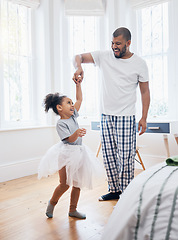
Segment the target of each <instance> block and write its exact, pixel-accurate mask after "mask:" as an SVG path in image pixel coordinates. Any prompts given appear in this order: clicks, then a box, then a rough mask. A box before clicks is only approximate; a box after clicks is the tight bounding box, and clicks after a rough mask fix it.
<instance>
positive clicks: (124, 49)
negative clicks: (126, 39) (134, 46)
mask: <svg viewBox="0 0 178 240" xmlns="http://www.w3.org/2000/svg"><path fill="white" fill-rule="evenodd" d="M125 54H126V45H125V46H124V47H123V48H122V51H121V52H120V54H119V56H118V55H115V53H114V56H115V58H122V57H123V56H124V55H125Z"/></svg>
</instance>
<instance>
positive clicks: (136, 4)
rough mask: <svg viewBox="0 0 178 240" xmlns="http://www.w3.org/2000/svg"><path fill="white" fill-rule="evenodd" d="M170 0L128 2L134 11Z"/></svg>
mask: <svg viewBox="0 0 178 240" xmlns="http://www.w3.org/2000/svg"><path fill="white" fill-rule="evenodd" d="M168 1H170V0H130V4H131V6H132V7H133V8H134V9H140V8H146V7H151V6H154V5H157V4H160V3H164V2H168Z"/></svg>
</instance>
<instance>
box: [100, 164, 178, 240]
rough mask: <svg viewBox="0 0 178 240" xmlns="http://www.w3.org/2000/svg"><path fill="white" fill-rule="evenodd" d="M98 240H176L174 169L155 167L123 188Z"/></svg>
mask: <svg viewBox="0 0 178 240" xmlns="http://www.w3.org/2000/svg"><path fill="white" fill-rule="evenodd" d="M101 239H102V240H108V239H109V240H116V239H117V240H137V239H138V240H148V239H155V240H162V239H166V240H168V239H169V240H178V166H168V165H167V164H166V162H165V163H161V164H158V165H155V166H153V167H151V168H149V169H147V170H146V171H144V172H142V173H141V174H139V175H138V176H137V177H136V178H135V179H134V180H133V181H132V182H131V183H130V184H129V186H128V187H127V189H126V190H125V191H124V193H123V194H122V195H121V198H120V200H119V201H118V203H117V204H116V206H115V208H114V210H113V212H112V214H111V216H110V218H109V221H108V223H107V224H106V226H105V228H104V232H103V235H102V238H101Z"/></svg>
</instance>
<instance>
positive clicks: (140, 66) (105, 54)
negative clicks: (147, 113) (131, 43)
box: [91, 50, 148, 116]
mask: <svg viewBox="0 0 178 240" xmlns="http://www.w3.org/2000/svg"><path fill="white" fill-rule="evenodd" d="M91 55H92V57H93V60H94V63H95V65H96V66H99V68H100V70H101V74H102V82H101V88H100V91H101V92H100V110H101V113H103V114H106V115H114V116H132V115H135V103H136V88H137V86H138V82H139V81H140V82H147V81H148V68H147V65H146V62H145V61H144V60H143V59H142V58H140V57H138V56H137V55H135V54H133V55H132V57H130V58H128V59H122V58H116V57H115V56H114V53H113V51H112V50H109V51H95V52H92V53H91Z"/></svg>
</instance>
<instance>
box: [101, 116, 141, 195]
mask: <svg viewBox="0 0 178 240" xmlns="http://www.w3.org/2000/svg"><path fill="white" fill-rule="evenodd" d="M101 142H102V152H103V162H104V166H105V168H106V174H107V178H108V179H107V180H108V191H109V192H118V191H119V190H121V191H123V190H124V189H125V188H126V187H127V185H128V184H129V183H130V181H131V180H132V179H133V178H134V165H135V161H134V160H135V154H136V123H135V116H111V115H105V114H102V116H101Z"/></svg>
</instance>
